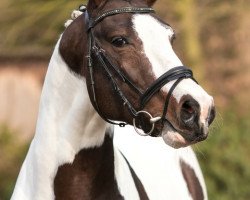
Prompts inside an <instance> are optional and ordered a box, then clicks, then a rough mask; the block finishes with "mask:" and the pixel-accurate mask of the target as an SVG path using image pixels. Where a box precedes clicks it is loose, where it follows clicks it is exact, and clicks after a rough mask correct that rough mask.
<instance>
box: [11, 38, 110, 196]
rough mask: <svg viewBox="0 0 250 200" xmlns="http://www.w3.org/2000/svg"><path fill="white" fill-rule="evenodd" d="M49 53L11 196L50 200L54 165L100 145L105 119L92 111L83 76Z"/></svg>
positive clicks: (54, 54)
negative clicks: (33, 130)
mask: <svg viewBox="0 0 250 200" xmlns="http://www.w3.org/2000/svg"><path fill="white" fill-rule="evenodd" d="M59 44H60V40H59V42H58V43H57V45H56V47H55V50H54V53H53V55H52V58H51V61H50V64H49V67H48V72H47V75H46V78H45V83H44V86H43V90H42V95H41V100H40V108H39V115H38V120H37V128H36V133H35V136H34V139H33V141H32V143H31V146H30V149H29V152H28V155H27V157H26V159H25V161H24V164H23V166H22V169H21V172H20V174H19V177H18V181H17V184H16V187H15V191H14V194H13V196H12V199H22V198H21V197H23V198H24V199H33V198H34V196H36V199H53V198H54V191H53V181H54V178H55V175H56V172H57V170H58V167H59V166H61V165H63V164H65V163H72V162H73V161H74V158H75V155H76V154H77V153H78V152H79V151H80V150H81V149H87V148H93V147H98V146H101V144H102V143H103V141H104V137H105V129H106V122H104V121H103V120H102V119H101V118H100V117H99V115H98V114H97V113H96V112H95V110H94V108H93V107H92V105H91V102H90V100H89V97H88V92H87V87H86V83H85V80H84V78H83V77H77V76H76V75H75V74H74V73H73V72H70V70H69V68H68V66H67V65H66V63H65V62H64V60H63V59H62V57H61V55H60V53H59V50H58V48H59Z"/></svg>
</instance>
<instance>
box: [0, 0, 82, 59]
mask: <svg viewBox="0 0 250 200" xmlns="http://www.w3.org/2000/svg"><path fill="white" fill-rule="evenodd" d="M81 3H84V1H80V0H75V1H68V0H54V1H41V0H39V1H32V0H19V1H15V0H2V1H1V4H0V10H1V13H0V24H1V26H0V56H1V57H13V56H14V57H36V58H37V57H38V58H39V57H42V58H47V57H48V56H49V55H50V54H51V52H52V50H53V48H52V46H53V45H54V43H55V42H56V40H57V39H58V37H59V33H60V32H62V31H63V30H64V26H63V23H64V22H65V21H66V20H67V19H68V18H69V17H70V14H71V12H72V10H73V9H76V8H78V6H79V5H80V4H81Z"/></svg>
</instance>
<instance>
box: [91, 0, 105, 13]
mask: <svg viewBox="0 0 250 200" xmlns="http://www.w3.org/2000/svg"><path fill="white" fill-rule="evenodd" d="M106 1H107V0H88V3H87V8H88V10H89V11H92V10H94V9H96V8H98V7H99V6H100V5H101V4H102V3H104V2H106Z"/></svg>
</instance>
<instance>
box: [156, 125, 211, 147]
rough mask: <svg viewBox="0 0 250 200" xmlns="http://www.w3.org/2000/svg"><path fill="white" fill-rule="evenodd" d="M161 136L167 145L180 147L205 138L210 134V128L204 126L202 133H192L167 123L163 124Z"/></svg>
mask: <svg viewBox="0 0 250 200" xmlns="http://www.w3.org/2000/svg"><path fill="white" fill-rule="evenodd" d="M161 136H162V138H163V140H164V142H165V143H166V144H167V145H169V146H171V147H173V148H176V149H178V148H181V147H187V146H189V145H192V144H195V143H198V142H201V141H203V140H205V139H206V138H207V136H208V128H202V129H201V133H198V134H196V133H192V134H190V133H185V132H184V131H181V130H178V129H177V128H175V127H173V126H169V124H165V125H164V126H163V129H162V133H161Z"/></svg>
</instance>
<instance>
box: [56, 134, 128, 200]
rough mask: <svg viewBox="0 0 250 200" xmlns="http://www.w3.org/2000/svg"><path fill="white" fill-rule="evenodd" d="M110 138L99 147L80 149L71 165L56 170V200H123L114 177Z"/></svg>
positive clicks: (112, 151) (107, 137) (106, 138)
mask: <svg viewBox="0 0 250 200" xmlns="http://www.w3.org/2000/svg"><path fill="white" fill-rule="evenodd" d="M112 140H113V139H112V138H111V137H110V136H107V135H106V137H105V141H104V143H103V145H102V146H101V147H95V148H90V149H83V150H81V151H80V152H79V153H78V154H77V155H76V156H75V159H74V162H73V163H72V164H64V165H62V166H60V167H59V168H58V171H57V174H56V176H55V180H54V193H55V199H56V200H63V199H65V200H98V199H100V200H103V199H110V200H122V199H124V198H123V196H122V195H121V194H120V192H119V190H118V186H117V182H116V180H115V174H114V150H113V141H112Z"/></svg>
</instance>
